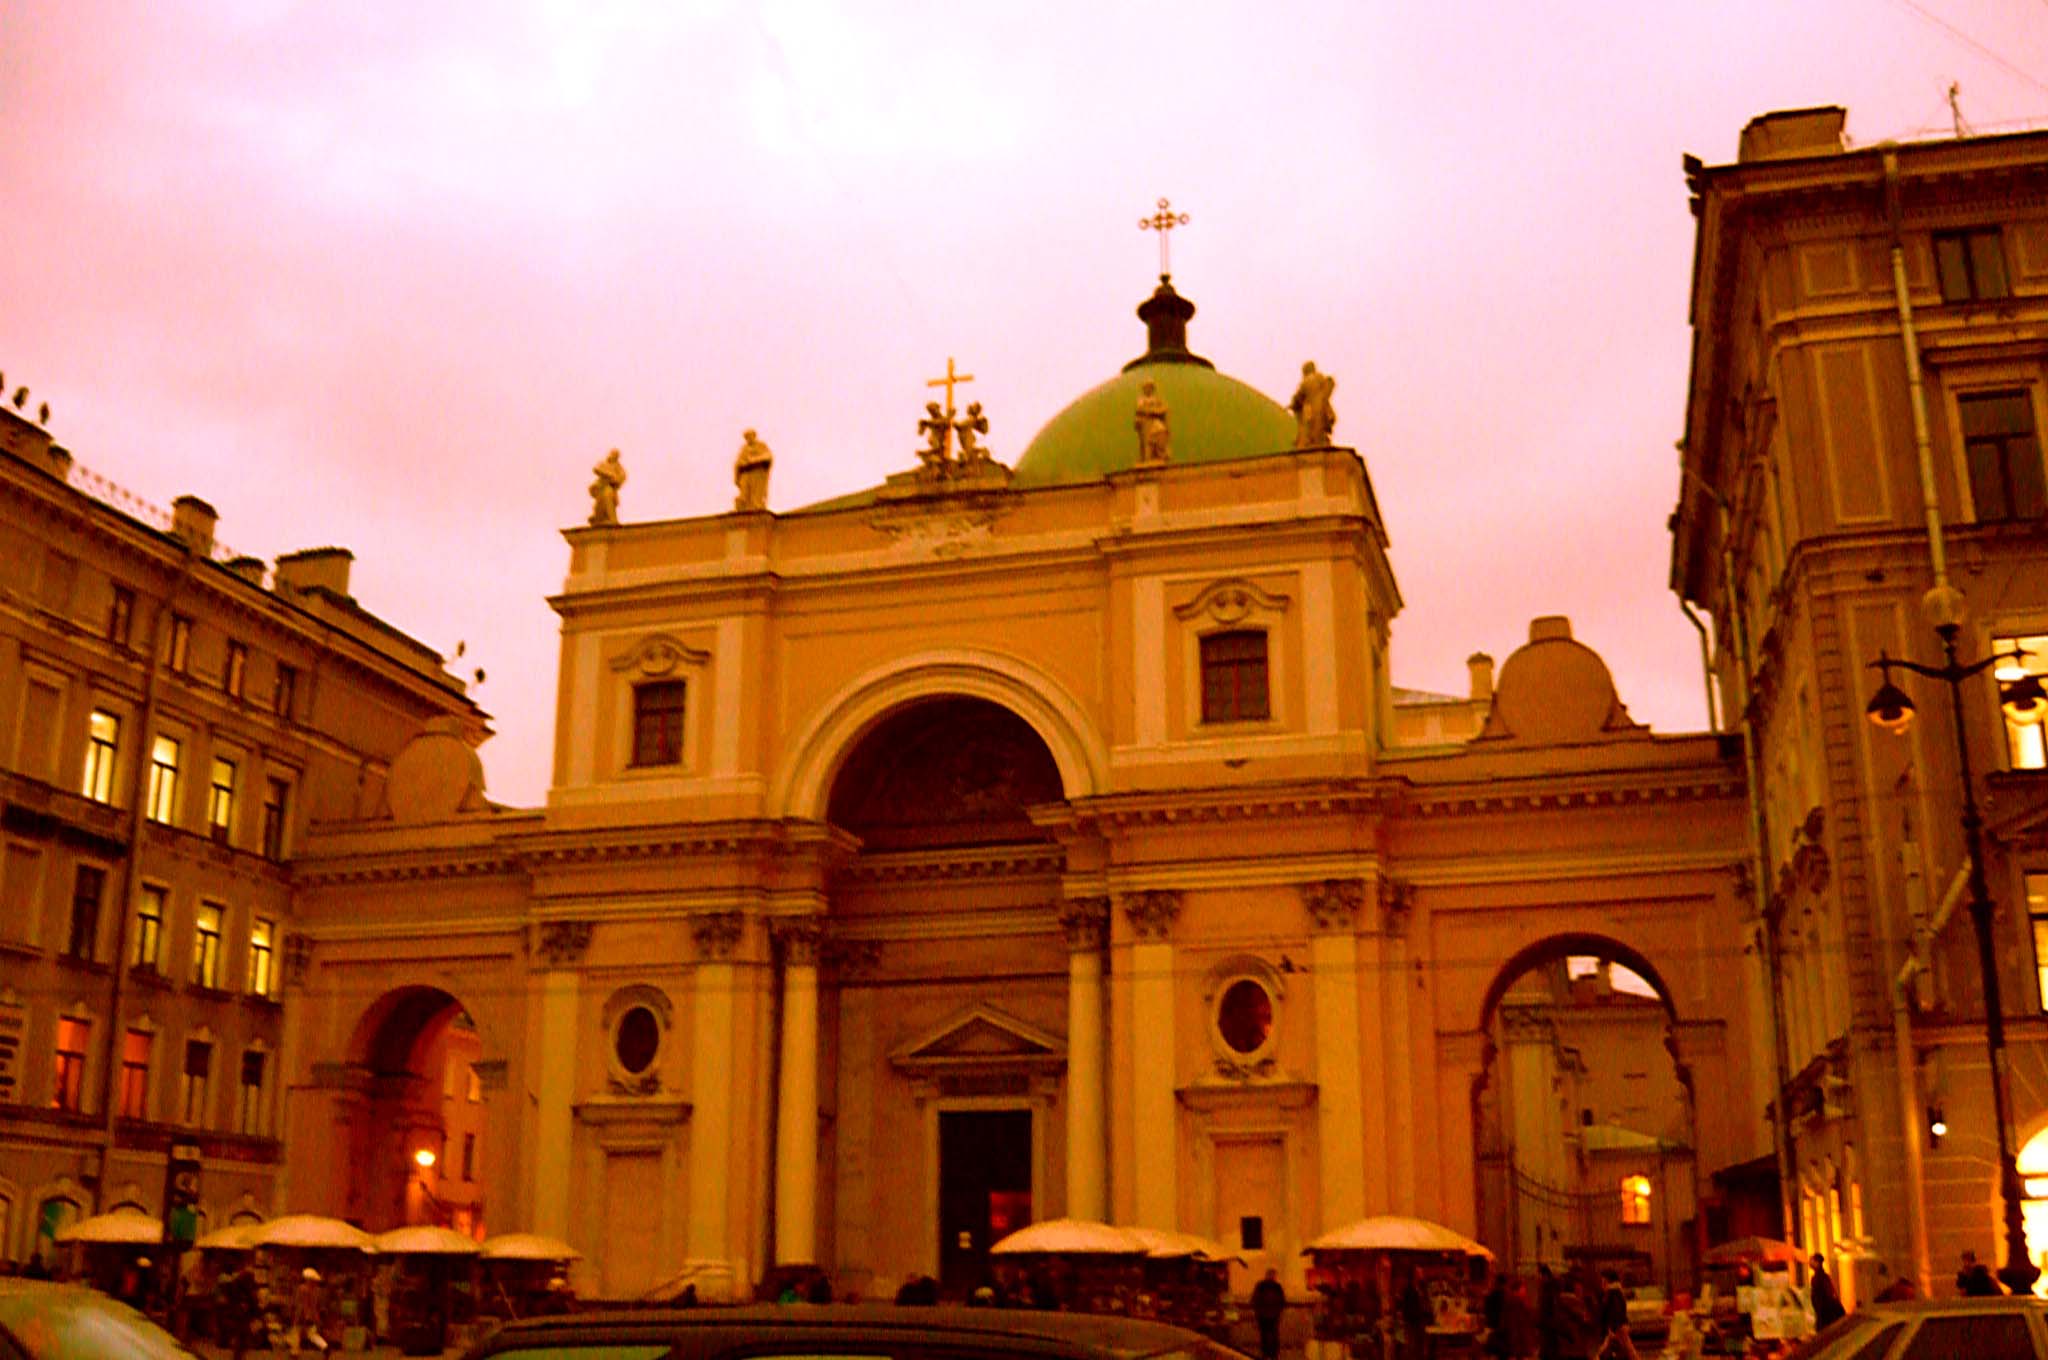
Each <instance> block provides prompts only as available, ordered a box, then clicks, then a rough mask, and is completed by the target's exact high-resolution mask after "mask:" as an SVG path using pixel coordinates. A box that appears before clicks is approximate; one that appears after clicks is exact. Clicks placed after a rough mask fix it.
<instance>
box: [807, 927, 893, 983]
mask: <svg viewBox="0 0 2048 1360" xmlns="http://www.w3.org/2000/svg"><path fill="white" fill-rule="evenodd" d="M818 961H819V962H820V963H821V964H823V965H824V966H825V967H828V968H830V969H832V971H833V972H835V973H837V974H838V975H839V977H840V978H841V979H842V980H846V979H857V978H866V977H873V976H874V973H875V970H876V969H877V968H879V967H881V966H882V942H881V941H880V940H849V939H847V938H845V937H844V936H841V935H826V936H825V937H824V938H823V939H822V940H821V941H820V942H819V944H818Z"/></svg>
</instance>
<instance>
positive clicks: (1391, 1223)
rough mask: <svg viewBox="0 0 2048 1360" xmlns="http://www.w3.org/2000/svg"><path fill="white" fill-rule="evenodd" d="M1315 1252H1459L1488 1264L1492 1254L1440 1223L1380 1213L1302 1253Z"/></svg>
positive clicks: (1331, 1234) (1326, 1236) (1325, 1237)
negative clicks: (1484, 1260)
mask: <svg viewBox="0 0 2048 1360" xmlns="http://www.w3.org/2000/svg"><path fill="white" fill-rule="evenodd" d="M1317 1251H1426V1252H1459V1253H1462V1254H1464V1255H1466V1256H1483V1257H1485V1258H1486V1259H1487V1260H1489V1261H1490V1260H1492V1259H1493V1253H1492V1252H1491V1251H1489V1250H1487V1249H1486V1248H1485V1247H1483V1246H1481V1245H1480V1244H1479V1243H1477V1242H1474V1241H1473V1240H1472V1239H1471V1238H1469V1237H1467V1236H1465V1235H1464V1234H1463V1233H1458V1232H1452V1231H1451V1230H1450V1229H1449V1228H1446V1227H1445V1226H1444V1225H1443V1224H1441V1223H1432V1222H1430V1221H1429V1220H1428V1219H1426V1218H1403V1217H1401V1216H1400V1215H1398V1214H1381V1215H1379V1216H1378V1217H1375V1218H1361V1219H1359V1220H1358V1221H1357V1222H1356V1223H1347V1224H1345V1225H1344V1226H1343V1227H1341V1228H1338V1229H1337V1230H1336V1231H1334V1232H1327V1233H1324V1234H1323V1235H1322V1236H1321V1237H1318V1238H1317V1239H1316V1240H1315V1241H1313V1242H1311V1243H1309V1244H1308V1246H1307V1247H1306V1248H1304V1249H1303V1251H1302V1254H1303V1255H1304V1256H1306V1255H1308V1254H1309V1253H1310V1252H1317Z"/></svg>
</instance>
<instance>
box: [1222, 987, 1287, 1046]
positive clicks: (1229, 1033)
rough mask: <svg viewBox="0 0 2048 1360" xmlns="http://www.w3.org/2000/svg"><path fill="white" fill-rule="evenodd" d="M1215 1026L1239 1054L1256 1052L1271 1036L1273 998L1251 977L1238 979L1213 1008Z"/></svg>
mask: <svg viewBox="0 0 2048 1360" xmlns="http://www.w3.org/2000/svg"><path fill="white" fill-rule="evenodd" d="M1216 1029H1217V1031H1218V1032H1219V1033H1221V1034H1222V1036H1223V1042H1224V1043H1226V1044H1229V1045H1230V1047H1231V1049H1232V1050H1233V1051H1235V1052H1238V1053H1256V1052H1258V1051H1259V1050H1260V1049H1262V1048H1264V1047H1265V1046H1266V1040H1268V1039H1270V1038H1271V1037H1272V1036H1273V997H1272V994H1271V993H1269V992H1268V991H1267V990H1266V989H1265V988H1264V987H1262V986H1260V985H1259V984H1258V983H1256V982H1254V981H1252V980H1251V979H1250V978H1239V979H1238V980H1237V981H1236V982H1233V983H1231V984H1230V986H1229V987H1228V988H1227V989H1226V990H1225V991H1224V993H1223V1000H1222V1002H1221V1003H1220V1004H1219V1005H1218V1006H1217V1007H1216Z"/></svg>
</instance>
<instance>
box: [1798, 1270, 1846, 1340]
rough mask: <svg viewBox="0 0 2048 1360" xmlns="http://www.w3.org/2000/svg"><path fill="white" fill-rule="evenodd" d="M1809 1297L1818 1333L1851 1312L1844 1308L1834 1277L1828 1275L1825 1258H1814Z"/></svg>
mask: <svg viewBox="0 0 2048 1360" xmlns="http://www.w3.org/2000/svg"><path fill="white" fill-rule="evenodd" d="M1808 1297H1809V1298H1811V1299H1812V1300H1813V1325H1814V1329H1815V1330H1816V1331H1818V1330H1819V1329H1820V1328H1822V1327H1825V1326H1827V1325H1828V1324H1830V1323H1832V1322H1836V1321H1839V1320H1840V1319H1841V1318H1843V1317H1845V1316H1847V1314H1848V1312H1849V1310H1848V1309H1846V1308H1844V1307H1842V1295H1841V1292H1840V1291H1839V1290H1837V1289H1836V1288H1835V1278H1834V1276H1832V1275H1830V1274H1828V1258H1827V1257H1825V1256H1819V1255H1816V1256H1815V1257H1814V1258H1813V1282H1812V1284H1811V1285H1810V1286H1809V1287H1808Z"/></svg>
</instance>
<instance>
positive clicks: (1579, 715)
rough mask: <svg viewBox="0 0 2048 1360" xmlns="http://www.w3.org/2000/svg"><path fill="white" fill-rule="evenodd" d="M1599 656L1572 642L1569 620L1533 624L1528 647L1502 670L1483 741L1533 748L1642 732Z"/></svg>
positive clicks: (1551, 619) (1554, 618)
mask: <svg viewBox="0 0 2048 1360" xmlns="http://www.w3.org/2000/svg"><path fill="white" fill-rule="evenodd" d="M1641 730H1642V729H1641V726H1640V724H1638V723H1635V722H1632V721H1630V719H1629V716H1628V710H1627V709H1626V708H1624V707H1623V706H1622V703H1621V696H1620V695H1619V694H1617V693H1616V692H1615V689H1614V676H1613V674H1612V673H1611V672H1609V671H1608V669H1607V663H1606V662H1605V661H1603V660H1601V659H1600V654H1599V653H1598V652H1596V651H1594V650H1593V649H1592V648H1591V647H1588V646H1587V645H1586V644H1585V643H1583V642H1579V641H1576V640H1574V639H1573V637H1572V626H1571V622H1570V620H1568V619H1565V618H1563V617H1561V616H1556V615H1552V616H1549V617H1546V618H1540V619H1535V620H1532V621H1531V623H1530V624H1529V641H1528V642H1527V643H1525V644H1524V645H1523V646H1521V647H1519V648H1517V649H1516V650H1515V653H1514V655H1512V656H1510V657H1509V658H1508V659H1507V662H1506V663H1505V664H1504V665H1502V667H1501V668H1500V679H1499V680H1498V681H1497V682H1496V683H1495V686H1494V691H1493V711H1492V712H1491V713H1490V714H1489V715H1488V716H1487V721H1486V728H1485V731H1484V732H1482V733H1481V736H1482V737H1491V738H1496V739H1499V738H1506V739H1510V740H1513V741H1519V742H1526V743H1530V744H1536V745H1554V744H1561V743H1565V742H1577V741H1591V740H1593V739H1595V738H1598V737H1601V736H1606V735H1613V734H1616V733H1624V732H1638V731H1641Z"/></svg>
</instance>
